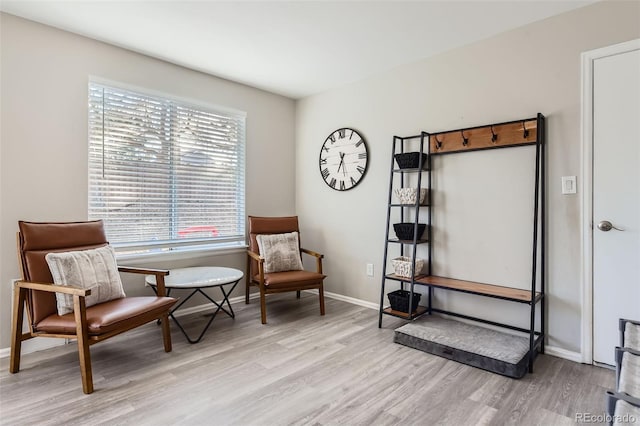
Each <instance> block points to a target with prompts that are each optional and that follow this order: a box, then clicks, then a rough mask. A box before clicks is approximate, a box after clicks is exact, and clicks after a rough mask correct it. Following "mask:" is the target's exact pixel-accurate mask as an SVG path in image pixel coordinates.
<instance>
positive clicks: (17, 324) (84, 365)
mask: <svg viewBox="0 0 640 426" xmlns="http://www.w3.org/2000/svg"><path fill="white" fill-rule="evenodd" d="M21 247H22V246H21V236H20V233H18V254H19V257H20V272H21V275H22V278H23V280H21V281H16V282H15V284H14V288H13V319H12V325H11V360H10V363H9V371H10V372H11V373H17V372H18V371H19V370H20V355H21V348H22V342H23V341H25V340H29V339H32V338H34V337H51V338H63V339H76V340H77V343H78V356H79V361H80V372H81V376H82V390H83V392H84V393H86V394H90V393H92V392H93V374H92V369H91V355H90V352H89V347H90V346H91V345H93V344H96V343H98V342H102V341H103V340H106V339H108V338H110V337H113V336H116V335H118V334H121V333H124V332H126V331H129V330H131V329H134V328H136V327H139V326H141V325H144V324H146V323H148V322H151V321H154V320H159V321H160V322H161V325H162V338H163V342H164V350H165V352H171V349H172V346H171V329H170V325H169V316H168V315H169V314H168V311H169V308H170V307H171V306H169V307H168V308H167V309H166V310H164V311H163V312H161V313H160V314H158V313H157V312H156V313H154V312H150V313H149V314H143V315H138V316H136V317H135V318H131V319H128V320H127V321H123V323H122V324H121V325H118V327H117V328H116V329H114V330H112V331H110V332H107V333H103V334H99V335H90V334H89V331H88V330H89V327H88V323H87V308H86V303H85V298H86V297H87V296H88V295H90V294H91V290H90V289H84V288H80V287H74V286H59V285H53V284H52V283H41V282H30V281H25V280H24V279H25V277H26V276H27V275H26V274H25V266H24V258H23V252H22V249H21ZM118 271H119V272H123V273H134V274H144V275H155V276H156V282H157V283H158V285H157V292H158V294H157V296H158V297H164V296H165V295H166V290H165V282H164V277H165V276H167V275H169V271H168V270H161V269H148V268H134V267H118ZM32 291H40V292H48V293H65V294H69V295H71V296H73V307H74V318H75V325H76V330H75V333H50V332H41V331H37V330H34V325H33V323H34V321H33V315H32V312H31V309H30V303H29V292H32ZM174 303H175V302H174ZM25 313H26V317H27V319H28V326H29V331H28V332H23V319H24V316H25Z"/></svg>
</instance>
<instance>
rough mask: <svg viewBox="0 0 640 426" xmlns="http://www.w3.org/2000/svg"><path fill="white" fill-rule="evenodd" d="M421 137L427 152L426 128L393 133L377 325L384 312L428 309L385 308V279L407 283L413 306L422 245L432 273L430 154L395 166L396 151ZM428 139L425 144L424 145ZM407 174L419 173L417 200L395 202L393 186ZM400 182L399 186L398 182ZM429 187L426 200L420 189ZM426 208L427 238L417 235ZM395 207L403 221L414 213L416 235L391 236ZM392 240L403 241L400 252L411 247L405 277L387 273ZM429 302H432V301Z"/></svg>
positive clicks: (416, 313)
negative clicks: (409, 164) (408, 273)
mask: <svg viewBox="0 0 640 426" xmlns="http://www.w3.org/2000/svg"><path fill="white" fill-rule="evenodd" d="M417 140H419V153H420V154H422V153H425V152H428V150H429V148H428V146H429V145H428V144H429V135H428V134H427V133H425V132H422V133H421V134H420V135H415V136H408V137H400V136H394V137H393V148H392V155H391V168H390V170H391V173H390V176H389V197H388V202H387V230H386V237H385V241H386V244H385V247H384V262H383V273H382V290H381V292H380V313H379V318H378V327H382V315H383V314H386V315H391V316H395V317H400V318H404V319H414V318H417V317H419V316H420V315H422V314H424V313H426V312H427V310H428V308H427V307H423V306H419V307H418V309H416V311H414V312H412V313H409V312H406V313H403V312H399V311H396V310H393V309H391V308H390V307H389V308H384V296H385V283H386V281H387V280H392V281H399V282H400V285H401V289H402V290H404V289H405V287H408V288H409V301H408V303H409V304H408V306H413V293H414V286H415V285H416V284H417V282H416V278H417V276H416V273H415V272H416V271H415V259H416V251H417V247H418V246H419V245H424V246H425V247H426V248H427V252H428V262H427V270H428V272H429V273H431V253H430V250H431V249H430V247H431V244H430V241H431V224H430V222H431V190H430V188H431V159H430V158H431V157H430V156H429V155H427V156H426V157H423V156H422V155H420V156H418V167H416V168H397V167H395V163H394V161H395V154H404V153H405V148H406V145H407V144H408V143H415V142H416V141H417ZM425 142H426V144H427V145H426V147H425ZM408 175H416V176H417V187H416V200H415V203H414V204H400V203H394V202H392V197H393V190H394V187H398V188H403V187H404V185H405V183H406V181H407V180H408V177H407V176H408ZM425 176H426V178H427V182H426V185H424V186H423V177H425ZM396 184H399V186H396ZM421 189H426V190H427V194H426V196H425V200H424V201H423V202H420V190H421ZM424 208H426V209H427V223H426V225H427V226H426V228H425V231H424V234H426V238H422V235H418V222H419V220H420V210H421V209H424ZM393 209H399V210H400V222H405V218H408V217H411V221H412V222H413V238H412V239H410V240H409V239H399V238H390V237H389V233H390V228H391V214H392V210H393ZM389 244H399V245H400V256H405V255H406V254H408V253H406V252H407V249H406V248H407V246H408V247H410V250H409V251H410V252H411V253H410V256H408V257H409V258H410V259H411V277H413V278H406V277H400V276H396V275H395V274H388V273H387V256H388V254H389ZM429 303H431V302H430V301H429Z"/></svg>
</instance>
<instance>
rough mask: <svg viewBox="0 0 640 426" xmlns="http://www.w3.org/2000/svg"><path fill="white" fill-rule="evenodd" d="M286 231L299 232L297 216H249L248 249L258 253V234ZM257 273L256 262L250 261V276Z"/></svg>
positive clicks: (282, 232)
mask: <svg viewBox="0 0 640 426" xmlns="http://www.w3.org/2000/svg"><path fill="white" fill-rule="evenodd" d="M286 232H298V233H299V232H300V229H299V228H298V216H287V217H259V216H249V249H250V250H251V251H252V252H254V253H258V254H260V249H259V248H258V241H257V240H256V236H258V235H259V234H284V233H286ZM257 273H258V262H256V261H255V260H252V261H251V271H250V274H251V275H250V276H251V277H253V276H254V275H256V274H257Z"/></svg>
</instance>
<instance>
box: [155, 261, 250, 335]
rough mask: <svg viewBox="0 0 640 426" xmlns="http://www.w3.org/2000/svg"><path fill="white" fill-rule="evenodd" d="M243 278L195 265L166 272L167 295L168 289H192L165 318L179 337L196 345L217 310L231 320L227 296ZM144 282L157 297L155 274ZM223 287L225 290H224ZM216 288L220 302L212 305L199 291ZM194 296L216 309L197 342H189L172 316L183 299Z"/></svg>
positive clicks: (238, 273)
mask: <svg viewBox="0 0 640 426" xmlns="http://www.w3.org/2000/svg"><path fill="white" fill-rule="evenodd" d="M242 277H244V273H243V272H242V271H240V270H238V269H233V268H226V267H221V266H196V267H192V268H177V269H171V270H169V275H167V276H166V277H165V279H164V286H165V288H166V289H167V296H169V294H170V293H171V290H192V292H191V293H190V294H189V296H187V297H186V299H184V300H182V301H181V302H180V303H179V304H178V305H177V306H176V307H175V308H173V309H172V310H171V311H170V312H169V315H170V316H171V318H173V321H175V323H176V325H177V326H178V327H179V328H180V330H181V331H182V334H184V335H185V337H186V338H187V340H188V341H189V343H198V342H199V341H200V340H201V339H202V336H204V333H205V332H206V331H207V330H208V329H209V326H210V325H211V323H212V322H213V320H214V318H215V317H216V314H217V313H218V312H220V311H223V312H224V313H226V314H227V315H229V316H230V317H231V318H235V313H234V312H233V308H231V303H229V295H230V294H231V292H232V291H233V290H234V289H235V287H236V285H238V282H239V281H240V280H241V279H242ZM145 282H146V283H147V284H148V285H149V286H151V288H152V289H153V291H154V292H156V294H157V289H156V286H157V284H156V276H155V275H147V276H146V277H145ZM225 286H226V287H227V288H226V289H225ZM212 287H218V288H219V289H220V291H221V292H222V296H223V299H222V301H221V302H219V303H218V302H216V301H215V300H213V299H212V298H211V297H210V296H209V295H208V294H207V293H205V292H204V291H202V290H203V289H205V288H212ZM196 293H200V294H202V295H203V296H204V297H206V298H207V300H209V301H210V302H211V303H213V304H214V305H215V306H216V307H217V309H216V310H215V312H213V314H209V315H211V319H209V322H208V323H207V325H206V326H205V327H204V329H203V330H202V332H201V333H200V336H198V338H197V339H195V340H193V339H191V338H190V337H189V335H188V334H187V332H186V331H185V330H184V328H183V327H182V325H181V324H180V322H179V321H178V320H177V319H176V317H175V316H174V315H173V313H174V312H175V311H176V310H178V308H180V307H181V306H182V305H183V304H184V303H185V302H186V301H187V300H189V299H191V297H192V296H193V295H195V294H196ZM225 303H226V304H227V307H228V308H229V310H227V309H225V307H224V304H225Z"/></svg>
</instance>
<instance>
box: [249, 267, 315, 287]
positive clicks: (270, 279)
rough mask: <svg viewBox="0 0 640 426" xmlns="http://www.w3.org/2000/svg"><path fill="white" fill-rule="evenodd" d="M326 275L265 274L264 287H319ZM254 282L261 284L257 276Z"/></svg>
mask: <svg viewBox="0 0 640 426" xmlns="http://www.w3.org/2000/svg"><path fill="white" fill-rule="evenodd" d="M325 277H326V275H323V274H319V273H317V272H310V271H286V272H272V273H270V274H264V285H265V286H266V287H267V288H273V289H276V288H278V289H281V288H292V289H295V288H296V287H303V286H309V287H313V286H319V285H320V284H322V280H324V279H325ZM254 280H255V281H256V282H260V277H259V276H257V275H256V276H255V277H254Z"/></svg>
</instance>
